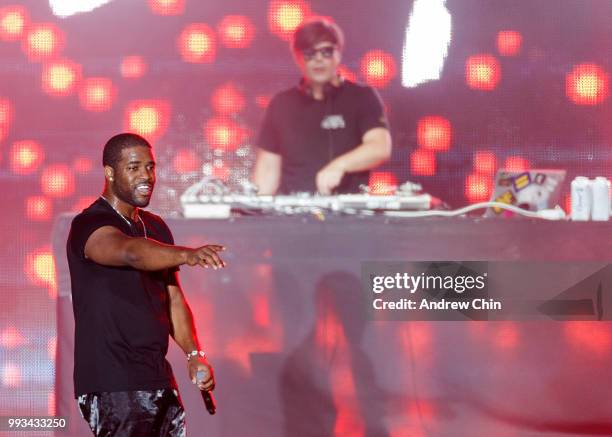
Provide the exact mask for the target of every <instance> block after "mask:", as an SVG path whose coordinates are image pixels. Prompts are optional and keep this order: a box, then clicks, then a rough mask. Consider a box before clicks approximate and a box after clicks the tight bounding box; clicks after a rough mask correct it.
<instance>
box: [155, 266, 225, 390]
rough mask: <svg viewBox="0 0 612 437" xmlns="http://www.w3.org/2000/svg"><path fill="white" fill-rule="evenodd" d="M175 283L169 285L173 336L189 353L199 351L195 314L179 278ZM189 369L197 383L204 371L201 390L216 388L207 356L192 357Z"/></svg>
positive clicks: (184, 350)
mask: <svg viewBox="0 0 612 437" xmlns="http://www.w3.org/2000/svg"><path fill="white" fill-rule="evenodd" d="M175 275H176V273H175ZM175 283H176V285H168V287H167V288H168V296H169V299H170V321H171V324H172V338H174V341H175V342H176V343H177V344H178V345H179V346H180V348H181V349H183V352H185V354H188V353H190V352H191V351H199V350H200V343H199V342H198V335H197V333H196V329H195V324H194V322H193V314H192V312H191V309H190V308H189V305H188V304H187V301H186V300H185V296H184V294H183V290H182V289H181V286H180V285H179V282H178V278H176V280H175ZM187 369H188V372H189V378H190V379H191V382H193V383H196V374H197V372H199V371H201V372H204V377H203V378H202V380H201V381H200V382H199V384H198V388H199V389H200V390H212V389H213V388H214V385H215V377H214V374H213V369H212V366H211V365H210V363H209V362H208V360H207V359H206V357H202V356H200V355H196V356H193V357H191V358H190V359H189V361H188V362H187Z"/></svg>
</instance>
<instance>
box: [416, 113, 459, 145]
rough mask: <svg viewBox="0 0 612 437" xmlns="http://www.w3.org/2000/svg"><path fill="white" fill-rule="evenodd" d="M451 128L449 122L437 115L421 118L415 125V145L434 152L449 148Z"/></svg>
mask: <svg viewBox="0 0 612 437" xmlns="http://www.w3.org/2000/svg"><path fill="white" fill-rule="evenodd" d="M451 137H452V128H451V124H450V121H448V120H447V119H446V118H444V117H440V116H437V115H433V116H428V117H423V118H421V119H420V120H419V121H418V123H417V144H418V145H419V146H420V147H422V148H424V149H428V150H433V151H436V152H440V151H447V150H448V149H449V148H450V144H451Z"/></svg>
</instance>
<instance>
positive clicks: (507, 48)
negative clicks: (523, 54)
mask: <svg viewBox="0 0 612 437" xmlns="http://www.w3.org/2000/svg"><path fill="white" fill-rule="evenodd" d="M522 44H523V36H522V35H521V34H520V33H519V32H517V31H515V30H502V31H500V32H498V33H497V50H498V51H499V54H500V55H502V56H516V55H518V54H519V52H520V51H521V45H522Z"/></svg>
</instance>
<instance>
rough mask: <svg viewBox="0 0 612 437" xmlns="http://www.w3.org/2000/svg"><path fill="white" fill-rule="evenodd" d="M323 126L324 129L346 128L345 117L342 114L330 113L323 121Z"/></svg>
mask: <svg viewBox="0 0 612 437" xmlns="http://www.w3.org/2000/svg"><path fill="white" fill-rule="evenodd" d="M321 127H322V128H323V129H344V128H345V127H346V123H345V122H344V117H342V114H332V115H328V116H327V117H325V118H324V119H323V121H321Z"/></svg>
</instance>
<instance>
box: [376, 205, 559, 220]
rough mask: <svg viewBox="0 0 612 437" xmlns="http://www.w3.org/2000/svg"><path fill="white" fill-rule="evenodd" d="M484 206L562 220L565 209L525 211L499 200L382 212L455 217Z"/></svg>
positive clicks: (524, 214)
mask: <svg viewBox="0 0 612 437" xmlns="http://www.w3.org/2000/svg"><path fill="white" fill-rule="evenodd" d="M485 208H501V209H505V210H507V211H512V212H515V213H517V214H520V215H523V216H525V217H530V218H539V219H543V220H563V219H565V218H566V216H565V211H563V209H561V208H560V207H559V206H557V207H555V208H554V209H543V210H541V211H536V212H534V211H527V210H525V209H522V208H519V207H518V206H514V205H508V204H507V203H501V202H480V203H475V204H474V205H469V206H465V207H463V208H459V209H455V210H453V211H438V210H431V211H385V212H384V213H383V214H384V215H388V216H392V217H456V216H459V215H463V214H467V213H468V212H472V211H476V210H479V209H485Z"/></svg>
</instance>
